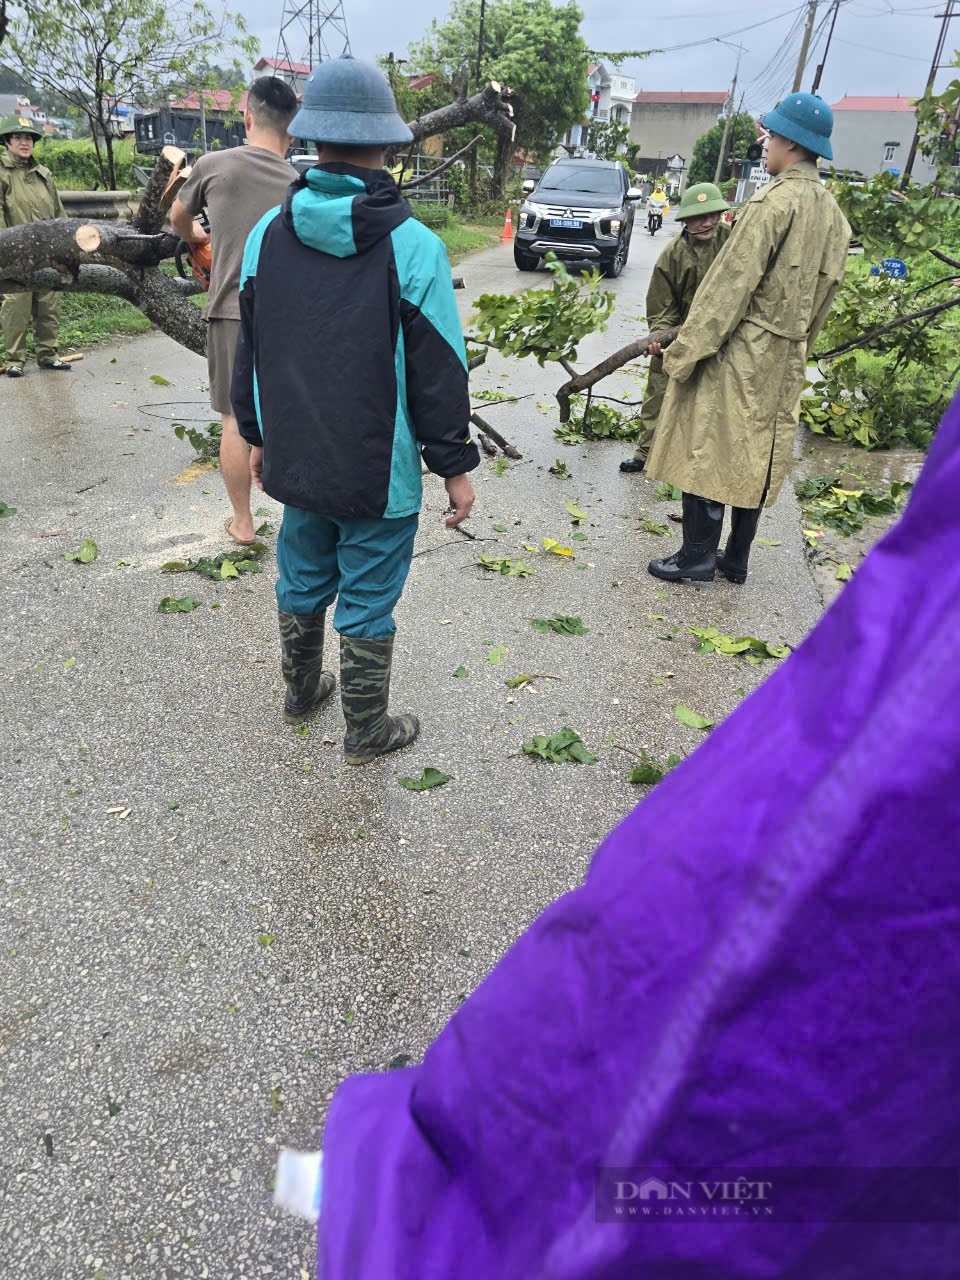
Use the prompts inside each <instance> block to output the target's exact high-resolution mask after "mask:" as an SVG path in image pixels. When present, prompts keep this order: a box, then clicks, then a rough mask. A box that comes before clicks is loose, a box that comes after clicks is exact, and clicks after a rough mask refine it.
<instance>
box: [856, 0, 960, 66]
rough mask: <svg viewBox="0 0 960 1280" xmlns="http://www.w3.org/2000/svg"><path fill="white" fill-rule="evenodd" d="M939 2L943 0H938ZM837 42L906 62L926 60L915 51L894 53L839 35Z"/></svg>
mask: <svg viewBox="0 0 960 1280" xmlns="http://www.w3.org/2000/svg"><path fill="white" fill-rule="evenodd" d="M940 2H941V4H942V3H943V0H940ZM833 38H834V40H836V42H837V44H848V45H851V46H852V47H853V48H854V49H864V50H866V52H867V53H879V54H882V55H883V56H884V57H886V58H905V59H906V60H907V61H908V62H926V58H918V57H917V55H916V54H915V53H896V52H895V51H894V50H893V49H878V48H876V46H875V45H872V44H861V43H860V41H859V40H842V39H841V38H840V36H834V37H833Z"/></svg>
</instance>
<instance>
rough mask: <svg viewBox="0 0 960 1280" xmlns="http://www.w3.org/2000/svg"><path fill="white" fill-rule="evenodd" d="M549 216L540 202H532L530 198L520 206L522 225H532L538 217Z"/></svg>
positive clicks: (519, 220)
mask: <svg viewBox="0 0 960 1280" xmlns="http://www.w3.org/2000/svg"><path fill="white" fill-rule="evenodd" d="M546 216H547V211H546V209H544V208H543V206H542V205H539V204H531V202H530V201H529V200H525V201H524V202H523V204H522V205H521V206H520V217H519V219H518V222H519V224H520V226H521V227H532V226H533V224H534V223H535V222H536V221H537V219H538V218H545V217H546Z"/></svg>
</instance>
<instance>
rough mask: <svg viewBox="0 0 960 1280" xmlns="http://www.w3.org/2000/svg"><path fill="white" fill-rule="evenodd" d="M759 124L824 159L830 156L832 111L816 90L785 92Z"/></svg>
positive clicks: (831, 148) (828, 158) (831, 154)
mask: <svg viewBox="0 0 960 1280" xmlns="http://www.w3.org/2000/svg"><path fill="white" fill-rule="evenodd" d="M760 123H761V124H762V125H763V127H764V129H769V131H770V132H771V133H778V134H779V135H780V137H781V138H786V139H788V141H790V142H795V143H797V145H798V146H801V147H806V149H807V150H808V151H812V152H813V154H814V155H816V156H820V157H821V158H822V159H824V160H832V159H833V147H831V145H830V134H831V133H832V132H833V112H832V111H831V110H830V108H829V107H828V106H827V104H826V103H825V102H824V100H823V99H822V98H821V97H820V95H819V94H817V93H788V94H787V96H786V97H785V98H784V99H783V100H782V101H781V102H778V103H777V105H776V106H775V107H774V109H773V110H772V111H768V112H767V114H766V115H765V116H763V118H762V119H761V121H760Z"/></svg>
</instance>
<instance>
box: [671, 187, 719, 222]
mask: <svg viewBox="0 0 960 1280" xmlns="http://www.w3.org/2000/svg"><path fill="white" fill-rule="evenodd" d="M729 208H730V206H729V205H728V204H727V202H726V200H724V198H723V196H722V195H721V194H720V188H719V187H715V186H714V185H713V183H712V182H696V183H694V185H693V186H692V187H687V189H686V191H685V192H684V193H683V199H682V200H681V201H680V207H679V209H678V210H677V214H676V216H677V219H678V221H681V222H682V221H683V219H684V218H699V217H700V215H701V214H703V213H726V211H727V210H728V209H729Z"/></svg>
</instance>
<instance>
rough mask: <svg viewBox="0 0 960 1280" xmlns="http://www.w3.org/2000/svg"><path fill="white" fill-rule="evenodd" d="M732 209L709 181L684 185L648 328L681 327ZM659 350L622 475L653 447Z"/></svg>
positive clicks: (650, 299)
mask: <svg viewBox="0 0 960 1280" xmlns="http://www.w3.org/2000/svg"><path fill="white" fill-rule="evenodd" d="M729 207H730V206H729V205H728V204H727V202H726V200H724V198H723V196H722V195H721V194H720V188H719V187H715V186H714V185H713V183H712V182H698V183H696V185H695V186H692V187H687V189H686V191H685V192H684V193H683V199H682V200H681V201H680V208H679V209H678V210H677V221H678V222H679V223H680V224H681V228H682V229H681V232H680V234H679V235H678V236H677V237H676V238H675V239H673V240H671V241H670V243H669V244H668V245H667V246H666V247H665V248H664V250H663V253H661V255H660V257H659V258H658V259H657V263H656V266H655V267H654V268H653V274H652V275H651V276H650V284H649V285H648V286H647V329H648V330H649V332H650V333H658V332H659V331H660V330H661V329H674V328H676V326H677V325H681V324H683V322H684V320H686V318H687V314H688V313H689V311H690V307H691V304H692V303H693V295H694V294H695V293H696V292H697V290H698V289H699V287H700V285H701V283H702V281H703V278H704V276H705V275H706V274H707V271H708V270H709V269H710V266H711V264H712V262H713V260H714V258H715V257H716V256H717V254H718V253H719V252H720V250H721V249H722V248H723V246H724V245H725V244H726V243H727V238H728V237H729V235H730V225H729V223H726V222H721V220H720V215H721V214H722V213H725V212H726V210H727V209H728V208H729ZM661 353H662V348H661V346H660V344H659V342H652V343H651V344H650V356H651V359H650V370H649V372H648V374H647V389H646V391H645V392H644V395H643V404H642V405H641V406H640V435H639V436H638V437H637V447H636V450H635V451H634V455H633V457H632V458H627V459H626V460H625V461H623V462H621V463H620V470H621V471H642V470H643V468H644V466H645V465H646V461H647V454H649V452H650V446H651V444H652V443H653V433H654V431H656V429H657V420H658V418H659V416H660V408H661V406H662V404H663V396H664V392H665V391H666V389H667V375H666V374H665V373H664V372H663V356H662V354H661Z"/></svg>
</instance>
